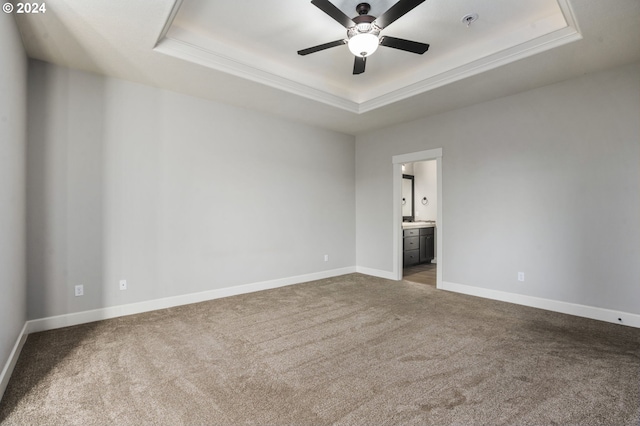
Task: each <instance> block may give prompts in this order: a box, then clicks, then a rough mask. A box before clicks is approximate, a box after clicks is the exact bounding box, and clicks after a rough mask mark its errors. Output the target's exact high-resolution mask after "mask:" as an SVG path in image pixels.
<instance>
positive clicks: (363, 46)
mask: <svg viewBox="0 0 640 426" xmlns="http://www.w3.org/2000/svg"><path fill="white" fill-rule="evenodd" d="M379 44H380V40H379V39H378V36H376V35H374V34H356V35H354V36H353V37H351V38H350V39H349V50H350V51H351V53H353V54H354V55H356V56H359V57H367V56H369V55H371V54H372V53H373V52H375V51H376V49H378V45H379Z"/></svg>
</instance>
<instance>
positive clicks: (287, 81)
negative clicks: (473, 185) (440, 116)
mask: <svg viewBox="0 0 640 426" xmlns="http://www.w3.org/2000/svg"><path fill="white" fill-rule="evenodd" d="M182 2H183V0H176V1H175V3H174V5H173V9H172V11H171V13H170V14H169V16H168V19H167V21H166V23H165V25H164V27H163V29H162V31H161V33H160V35H159V37H158V42H157V43H156V46H155V48H154V51H157V52H159V53H162V54H165V55H169V56H172V57H176V58H179V59H182V60H185V61H189V62H192V63H196V64H199V65H202V66H205V67H208V68H211V69H215V70H218V71H221V72H225V73H229V74H232V75H235V76H239V77H241V78H245V79H247V80H250V81H254V82H257V83H261V84H265V85H267V86H269V87H273V88H276V89H279V90H283V91H286V92H289V93H293V94H296V95H299V96H303V97H305V98H308V99H312V100H315V101H318V102H321V103H324V104H327V105H330V106H333V107H337V108H340V109H342V110H346V111H349V112H352V113H356V114H363V113H366V112H369V111H372V110H375V109H377V108H381V107H384V106H387V105H389V104H392V103H395V102H398V101H401V100H403V99H407V98H410V97H413V96H416V95H419V94H421V93H424V92H427V91H429V90H433V89H436V88H438V87H442V86H445V85H447V84H450V83H453V82H456V81H459V80H462V79H464V78H467V77H471V76H473V75H476V74H479V73H482V72H485V71H488V70H491V69H494V68H497V67H500V66H502V65H505V64H508V63H511V62H514V61H517V60H520V59H523V58H526V57H529V56H532V55H535V54H537V53H540V52H544V51H546V50H549V49H553V48H555V47H559V46H561V45H564V44H567V43H570V42H573V41H577V40H580V39H582V35H581V34H580V31H579V28H578V24H577V21H576V19H575V16H574V13H573V11H572V9H571V6H570V5H569V0H557V2H558V5H559V7H560V9H561V11H562V14H563V17H564V19H565V22H566V23H567V26H566V27H564V28H561V29H559V30H556V31H553V32H551V33H548V34H545V35H543V36H540V37H537V38H536V39H533V40H529V41H527V42H524V43H521V44H519V45H516V46H513V47H511V48H508V49H505V50H502V51H500V52H497V53H495V54H493V55H489V56H486V57H484V58H481V59H478V60H475V61H473V62H470V63H468V64H465V65H463V66H460V67H457V68H454V69H451V70H449V71H445V72H442V73H439V74H437V75H433V76H430V77H427V78H425V79H423V80H421V81H418V82H416V83H413V84H410V85H408V86H405V87H400V88H398V89H393V90H391V91H389V92H387V93H385V94H382V95H380V96H376V97H373V98H370V99H367V100H364V101H362V102H355V101H352V100H350V99H347V98H345V97H342V96H338V95H335V94H332V93H329V92H327V91H325V90H321V89H316V88H314V87H311V86H309V85H306V84H303V83H300V82H298V81H295V80H292V79H291V78H287V77H283V76H280V75H277V74H275V73H273V72H269V71H267V70H264V69H260V68H257V67H255V66H253V65H249V64H248V63H246V62H244V61H243V60H241V59H237V58H232V57H230V56H228V55H225V54H223V53H222V52H220V51H213V50H211V49H205V48H203V47H200V46H197V45H194V44H192V43H188V42H185V41H182V40H178V39H175V38H171V37H168V36H167V34H168V32H169V30H170V28H171V25H172V23H173V20H174V19H175V17H176V15H177V14H178V11H179V9H180V6H181V5H182Z"/></svg>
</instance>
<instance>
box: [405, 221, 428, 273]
mask: <svg viewBox="0 0 640 426" xmlns="http://www.w3.org/2000/svg"><path fill="white" fill-rule="evenodd" d="M434 229H435V228H434V227H433V226H429V227H422V228H411V229H404V230H403V231H402V232H403V252H404V262H403V266H405V267H407V266H413V265H418V264H420V263H431V261H432V260H433V258H434V253H435V250H434V245H433V243H434Z"/></svg>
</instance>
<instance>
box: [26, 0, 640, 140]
mask: <svg viewBox="0 0 640 426" xmlns="http://www.w3.org/2000/svg"><path fill="white" fill-rule="evenodd" d="M395 1H396V0H370V1H369V3H370V4H371V11H370V14H371V15H373V16H380V15H381V14H382V13H383V12H384V11H386V10H387V9H388V8H389V7H391V6H392V5H393V4H394V3H395ZM332 2H333V4H334V5H336V6H337V7H338V8H340V10H342V11H343V13H345V14H346V15H348V16H351V17H353V16H356V15H357V13H356V12H355V6H356V4H358V3H359V0H332ZM46 6H47V11H46V13H44V14H37V15H35V14H34V15H15V16H16V20H17V22H18V26H19V28H20V31H21V34H22V37H23V42H24V45H25V49H26V51H27V54H28V55H29V56H30V57H32V58H35V59H40V60H44V61H47V62H52V63H55V64H58V65H62V66H66V67H70V68H76V69H80V70H85V71H90V72H95V73H99V74H103V75H108V76H113V77H117V78H122V79H126V80H130V81H134V82H139V83H143V84H148V85H152V86H156V87H162V88H165V89H168V90H173V91H176V92H181V93H186V94H190V95H194V96H198V97H202V98H207V99H212V100H216V101H220V102H225V103H228V104H231V105H235V106H239V107H244V108H250V109H256V110H259V111H264V112H268V113H271V114H276V115H279V116H282V117H285V118H287V119H291V120H296V121H300V122H304V123H308V124H311V125H315V126H320V127H325V128H328V129H332V130H336V131H340V132H344V133H348V134H358V133H362V132H366V131H371V130H375V129H377V128H380V127H383V126H389V125H393V124H397V123H402V122H406V121H409V120H413V119H417V118H420V117H422V116H426V115H431V114H436V113H439V112H443V111H447V110H450V109H453V108H460V107H463V106H466V105H471V104H474V103H477V102H482V101H485V100H489V99H493V98H497V97H501V96H506V95H509V94H513V93H517V92H521V91H524V90H528V89H531V88H535V87H539V86H542V85H547V84H551V83H554V82H558V81H562V80H564V79H568V78H572V77H575V76H579V75H582V74H585V73H589V72H595V71H599V70H602V69H607V68H611V67H615V66H619V65H623V64H627V63H633V62H638V61H640V47H639V46H640V28H639V27H640V25H639V22H640V1H638V0H608V1H602V0H519V1H513V0H491V1H477V0H475V1H474V0H427V1H425V2H424V3H422V4H420V5H419V6H417V7H416V8H415V9H413V10H412V11H410V12H409V13H407V14H406V15H404V16H403V17H401V18H400V19H398V20H397V21H395V22H393V23H392V24H391V25H389V26H388V27H386V28H385V29H383V31H382V33H381V35H387V36H394V37H399V38H405V39H410V40H415V41H419V42H424V43H429V44H430V46H431V47H430V49H429V51H427V52H426V53H425V54H424V55H416V54H413V53H408V52H403V51H400V50H397V49H391V48H387V47H380V48H379V49H378V50H377V51H376V52H375V53H374V54H373V55H372V56H371V57H369V58H367V68H366V72H365V73H364V74H361V75H353V74H352V68H353V55H352V54H351V53H350V52H349V50H348V48H347V47H346V46H339V47H334V48H331V49H327V50H324V51H321V52H316V53H313V54H311V55H307V56H300V55H297V54H296V52H297V51H298V50H300V49H303V48H307V47H311V46H315V45H318V44H322V43H326V42H329V41H334V40H339V39H343V38H346V30H345V29H344V28H343V27H342V26H341V25H340V24H338V23H337V22H336V21H334V20H333V19H332V18H330V17H329V16H327V15H326V14H325V13H324V12H322V11H321V10H320V9H318V8H317V7H315V6H314V5H313V4H311V3H310V1H308V0H262V1H260V2H256V1H255V0H254V1H250V0H235V1H233V2H230V1H222V0H92V1H86V0H47V2H46ZM469 13H476V14H478V16H479V18H478V20H477V21H475V22H473V23H472V24H471V25H469V26H467V25H466V24H465V23H463V22H462V18H463V16H465V15H466V14H469Z"/></svg>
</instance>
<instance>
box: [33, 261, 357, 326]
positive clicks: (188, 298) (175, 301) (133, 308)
mask: <svg viewBox="0 0 640 426" xmlns="http://www.w3.org/2000/svg"><path fill="white" fill-rule="evenodd" d="M354 272H356V268H355V267H354V266H350V267H346V268H340V269H332V270H329V271H321V272H315V273H312V274H306V275H297V276H294V277H287V278H280V279H276V280H269V281H262V282H256V283H251V284H244V285H239V286H233V287H226V288H220V289H215V290H208V291H203V292H199V293H191V294H183V295H180V296H173V297H165V298H162V299H154V300H148V301H144V302H137V303H131V304H127V305H119V306H110V307H106V308H100V309H93V310H90V311H83V312H76V313H71V314H65V315H58V316H53V317H47V318H41V319H36V320H31V321H27V324H26V327H27V334H28V333H36V332H39V331H46V330H53V329H56V328H62V327H69V326H72V325H78V324H85V323H89V322H94V321H100V320H105V319H110V318H117V317H122V316H126V315H134V314H140V313H144V312H149V311H155V310H158V309H166V308H173V307H175V306H182V305H188V304H191V303H199V302H206V301H208V300H213V299H220V298H223V297H229V296H236V295H238V294H245V293H253V292H255V291H261V290H269V289H272V288H278V287H284V286H288V285H292V284H299V283H303V282H308V281H315V280H321V279H324V278H331V277H336V276H339V275H345V274H351V273H354Z"/></svg>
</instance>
